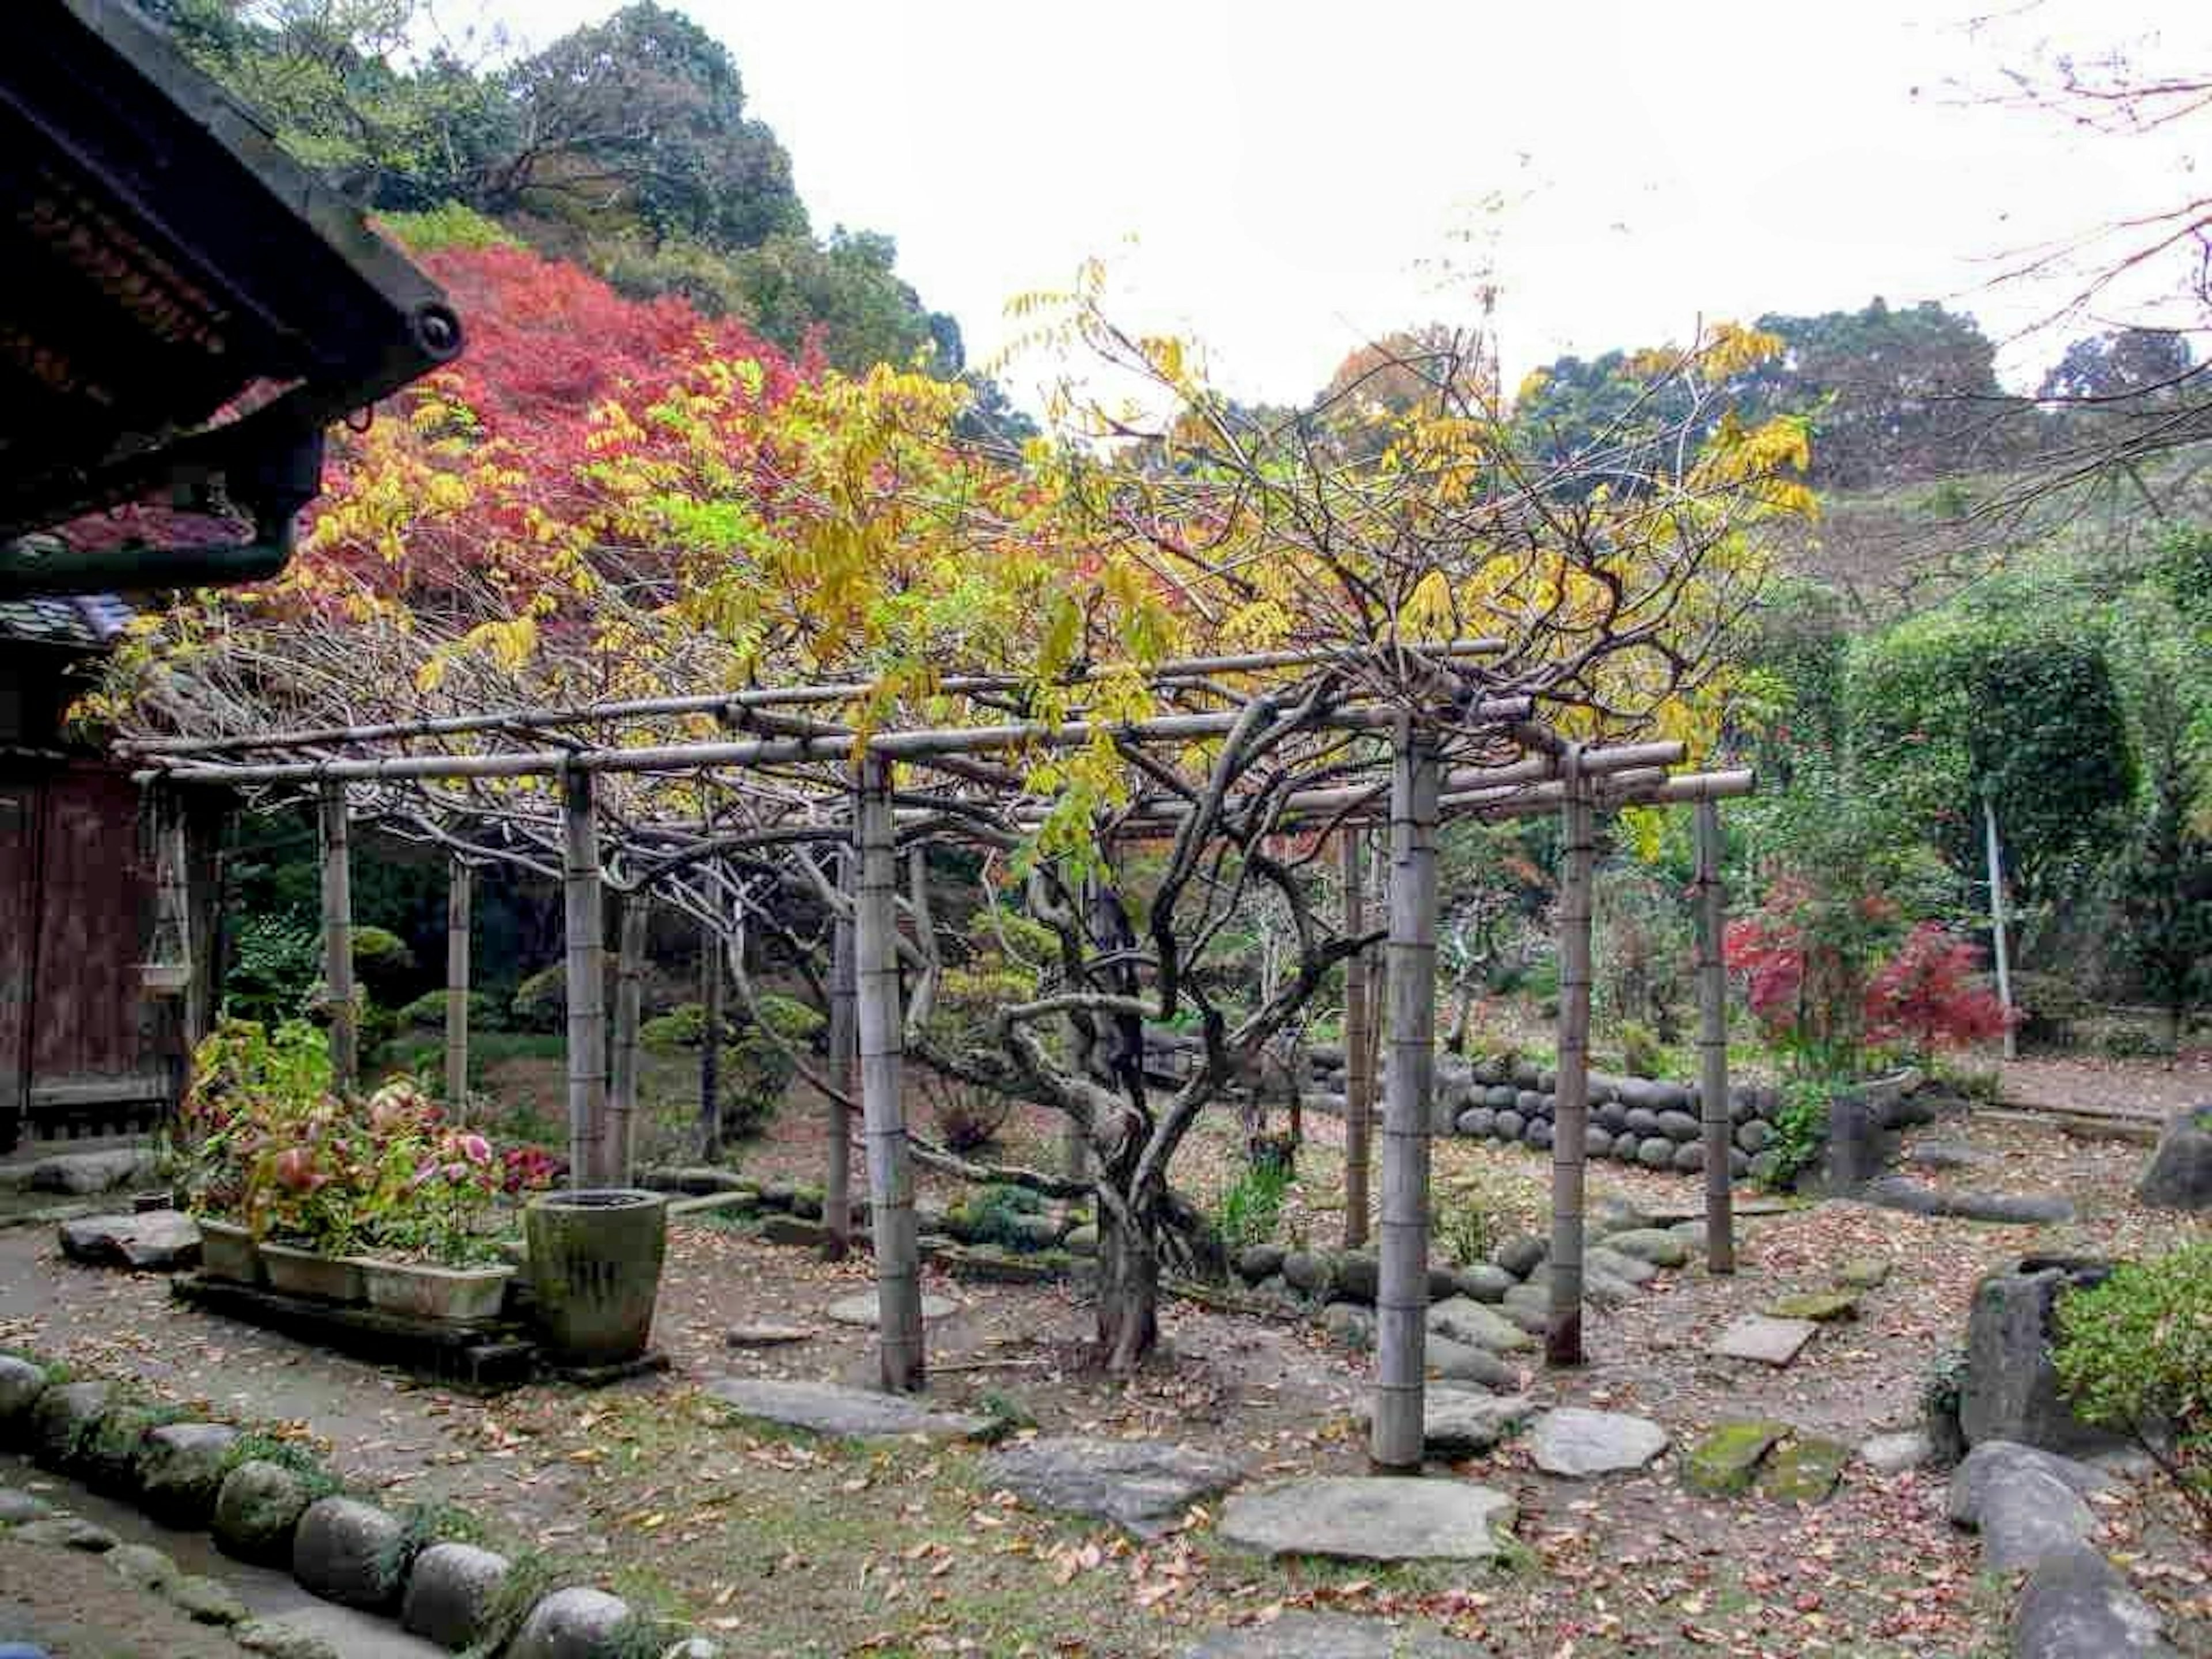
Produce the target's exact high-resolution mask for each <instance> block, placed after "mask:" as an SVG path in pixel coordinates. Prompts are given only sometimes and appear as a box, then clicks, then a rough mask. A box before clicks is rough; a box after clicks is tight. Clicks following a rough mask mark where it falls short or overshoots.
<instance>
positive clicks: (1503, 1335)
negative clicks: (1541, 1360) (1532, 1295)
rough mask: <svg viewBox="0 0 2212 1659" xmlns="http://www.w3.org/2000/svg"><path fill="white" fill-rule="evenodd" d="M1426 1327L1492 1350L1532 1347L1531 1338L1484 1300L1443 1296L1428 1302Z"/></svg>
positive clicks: (1533, 1340) (1518, 1350)
mask: <svg viewBox="0 0 2212 1659" xmlns="http://www.w3.org/2000/svg"><path fill="white" fill-rule="evenodd" d="M1428 1327H1429V1328H1430V1329H1431V1330H1432V1331H1435V1332H1437V1334H1440V1335H1443V1336H1448V1337H1449V1338H1451V1339H1452V1340H1454V1341H1455V1342H1470V1343H1473V1344H1474V1346H1476V1347H1479V1348H1487V1349H1489V1350H1490V1351H1491V1352H1492V1353H1517V1352H1521V1351H1522V1350H1523V1349H1527V1348H1533V1347H1534V1346H1536V1340H1535V1338H1534V1337H1532V1336H1530V1335H1529V1334H1528V1332H1526V1331H1524V1330H1522V1328H1520V1327H1519V1326H1518V1325H1516V1324H1515V1323H1514V1322H1512V1321H1511V1320H1510V1319H1508V1318H1507V1317H1506V1316H1504V1314H1502V1313H1500V1312H1498V1310H1497V1309H1496V1308H1494V1307H1492V1306H1491V1305H1490V1304H1488V1303H1486V1302H1477V1301H1476V1300H1475V1299H1474V1297H1467V1296H1453V1297H1446V1298H1445V1299H1444V1300H1443V1301H1442V1302H1435V1303H1431V1304H1429V1315H1428Z"/></svg>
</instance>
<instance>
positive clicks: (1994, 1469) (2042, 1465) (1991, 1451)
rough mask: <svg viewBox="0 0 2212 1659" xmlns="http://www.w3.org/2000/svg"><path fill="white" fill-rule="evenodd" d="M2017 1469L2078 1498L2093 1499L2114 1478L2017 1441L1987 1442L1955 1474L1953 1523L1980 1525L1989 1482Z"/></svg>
mask: <svg viewBox="0 0 2212 1659" xmlns="http://www.w3.org/2000/svg"><path fill="white" fill-rule="evenodd" d="M2015 1468H2030V1469H2034V1470H2036V1471H2038V1472H2039V1473H2040V1474H2045V1475H2047V1476H2049V1477H2050V1478H2051V1480H2055V1481H2057V1483H2058V1484H2059V1485H2060V1486H2063V1487H2065V1488H2066V1490H2067V1491H2069V1492H2072V1493H2073V1494H2074V1495H2075V1496H2076V1497H2078V1498H2093V1497H2094V1496H2095V1495H2096V1494H2097V1493H2099V1492H2103V1491H2105V1490H2106V1488H2107V1487H2109V1486H2111V1485H2112V1476H2110V1475H2108V1474H2106V1473H2105V1472H2104V1471H2103V1470H2102V1469H2100V1468H2097V1467H2096V1466H2095V1465H2093V1464H2090V1463H2083V1462H2079V1461H2077V1460H2076V1459H2074V1458H2071V1457H2061V1456H2059V1455H2057V1453H2055V1452H2047V1451H2040V1450H2038V1449H2036V1448H2035V1447H2033V1446H2023V1445H2021V1444H2020V1443H2018V1442H2016V1441H2010V1440H1988V1441H1984V1442H1983V1443H1982V1444H1980V1445H1978V1446H1977V1447H1975V1448H1974V1449H1973V1450H1972V1451H1970V1452H1968V1453H1967V1454H1966V1460H1965V1461H1964V1462H1961V1463H1960V1465H1959V1467H1958V1468H1956V1469H1954V1471H1952V1474H1951V1487H1950V1492H1949V1495H1948V1506H1947V1513H1948V1515H1949V1516H1950V1517H1951V1524H1952V1525H1953V1526H1954V1527H1966V1528H1973V1527H1978V1526H1979V1525H1980V1524H1981V1521H1982V1506H1983V1504H1984V1501H1985V1500H1986V1499H1987V1498H1988V1496H1989V1489H1990V1481H1991V1480H1994V1479H1995V1478H1996V1476H1997V1474H2000V1473H2001V1472H2002V1471H2003V1470H2006V1469H2015Z"/></svg>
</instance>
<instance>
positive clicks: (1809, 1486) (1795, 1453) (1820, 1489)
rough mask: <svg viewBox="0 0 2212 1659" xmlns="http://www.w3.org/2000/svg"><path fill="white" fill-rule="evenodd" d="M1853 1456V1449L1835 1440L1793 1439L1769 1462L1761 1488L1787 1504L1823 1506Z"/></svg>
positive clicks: (1760, 1484) (1763, 1471) (1760, 1473)
mask: <svg viewBox="0 0 2212 1659" xmlns="http://www.w3.org/2000/svg"><path fill="white" fill-rule="evenodd" d="M1850 1455H1851V1452H1850V1447H1848V1446H1843V1445H1838V1443H1836V1442H1835V1441H1832V1440H1818V1439H1813V1438H1810V1437H1808V1438H1805V1439H1802V1440H1793V1441H1791V1442H1790V1443H1789V1444H1788V1445H1786V1446H1784V1447H1783V1448H1782V1449H1780V1450H1778V1451H1777V1452H1775V1453H1774V1455H1772V1456H1771V1457H1769V1458H1768V1459H1767V1460H1766V1463H1765V1467H1764V1468H1761V1469H1760V1470H1759V1491H1761V1492H1764V1493H1765V1494H1766V1496H1768V1497H1769V1498H1779V1499H1781V1500H1782V1501H1784V1503H1792V1504H1819V1503H1823V1502H1825V1501H1826V1499H1827V1497H1828V1495H1829V1494H1830V1493H1831V1492H1834V1491H1835V1489H1836V1483H1837V1482H1838V1481H1839V1480H1842V1479H1843V1478H1844V1463H1845V1462H1848V1461H1849V1460H1850Z"/></svg>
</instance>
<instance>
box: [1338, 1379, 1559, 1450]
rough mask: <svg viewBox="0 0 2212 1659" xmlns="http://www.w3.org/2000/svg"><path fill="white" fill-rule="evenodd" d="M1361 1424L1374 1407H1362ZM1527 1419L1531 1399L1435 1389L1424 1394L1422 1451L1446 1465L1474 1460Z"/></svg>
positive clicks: (1370, 1418)
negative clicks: (1447, 1463) (1468, 1458)
mask: <svg viewBox="0 0 2212 1659" xmlns="http://www.w3.org/2000/svg"><path fill="white" fill-rule="evenodd" d="M1373 1417H1374V1404H1373V1402H1372V1401H1364V1402H1363V1403H1362V1404H1361V1406H1360V1407H1359V1411H1358V1419H1359V1421H1360V1422H1361V1423H1363V1424H1365V1423H1369V1422H1371V1421H1372V1420H1373ZM1527 1421H1528V1395H1525V1394H1513V1395H1495V1394H1489V1393H1486V1392H1485V1391H1484V1390H1482V1389H1454V1388H1439V1387H1432V1388H1429V1389H1424V1390H1423V1391H1422V1394H1421V1449H1422V1451H1423V1453H1425V1455H1428V1456H1430V1457H1436V1458H1442V1459H1444V1460H1445V1461H1447V1462H1449V1461H1452V1460H1455V1459H1457V1458H1462V1457H1474V1456H1477V1455H1480V1454H1481V1453H1483V1452H1486V1451H1488V1450H1489V1449H1491V1448H1492V1447H1493V1446H1495V1445H1496V1444H1497V1443H1498V1442H1499V1441H1501V1440H1505V1439H1509V1438H1510V1437H1512V1436H1514V1435H1516V1434H1517V1433H1519V1432H1520V1431H1521V1425H1522V1424H1523V1423H1526V1422H1527Z"/></svg>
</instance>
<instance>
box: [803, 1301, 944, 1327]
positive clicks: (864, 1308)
mask: <svg viewBox="0 0 2212 1659" xmlns="http://www.w3.org/2000/svg"><path fill="white" fill-rule="evenodd" d="M882 1311H883V1308H882V1304H881V1302H880V1301H879V1299H878V1297H877V1295H876V1293H875V1292H874V1291H860V1292H859V1293H858V1294H856V1295H854V1296H848V1297H839V1298H838V1299H837V1300H836V1301H835V1302H832V1303H831V1304H829V1306H828V1307H827V1308H825V1309H823V1312H824V1313H826V1314H828V1315H829V1317H830V1318H832V1319H834V1320H836V1322H837V1323H839V1324H840V1325H857V1326H859V1327H860V1328H862V1329H863V1330H871V1331H872V1330H873V1329H875V1328H876V1321H877V1319H878V1316H880V1315H881V1313H882ZM959 1311H960V1304H958V1303H957V1302H955V1301H953V1300H952V1298H951V1297H945V1296H928V1295H924V1296H923V1297H922V1298H921V1317H922V1322H924V1323H925V1324H927V1322H929V1321H931V1320H933V1319H949V1318H951V1316H953V1315H954V1314H957V1313H958V1312H959Z"/></svg>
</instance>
